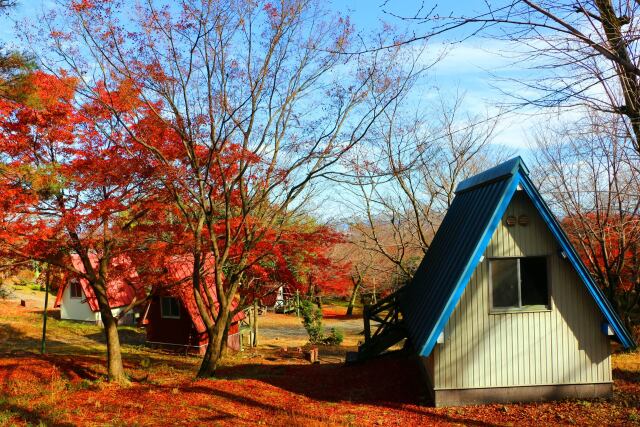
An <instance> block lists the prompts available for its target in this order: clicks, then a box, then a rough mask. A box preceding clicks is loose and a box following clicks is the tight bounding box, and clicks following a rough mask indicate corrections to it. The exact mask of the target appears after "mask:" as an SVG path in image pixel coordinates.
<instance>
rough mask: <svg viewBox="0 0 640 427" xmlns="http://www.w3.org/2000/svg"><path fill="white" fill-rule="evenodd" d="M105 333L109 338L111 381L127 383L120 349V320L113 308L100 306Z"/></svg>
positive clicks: (108, 372)
mask: <svg viewBox="0 0 640 427" xmlns="http://www.w3.org/2000/svg"><path fill="white" fill-rule="evenodd" d="M100 314H101V316H102V324H103V325H104V335H105V337H106V339H107V375H108V376H109V381H113V382H118V383H126V382H128V380H127V376H126V375H125V373H124V366H123V365H122V352H121V349H120V337H119V336H118V321H117V320H116V319H115V318H114V317H113V315H112V314H111V309H107V310H103V309H102V308H100Z"/></svg>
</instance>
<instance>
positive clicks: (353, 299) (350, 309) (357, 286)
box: [347, 279, 361, 316]
mask: <svg viewBox="0 0 640 427" xmlns="http://www.w3.org/2000/svg"><path fill="white" fill-rule="evenodd" d="M360 282H361V281H360V279H357V280H355V281H354V284H353V292H351V298H350V299H349V305H348V306H347V316H351V315H352V314H353V306H354V305H355V303H356V298H358V289H360Z"/></svg>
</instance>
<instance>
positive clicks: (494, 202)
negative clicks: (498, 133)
mask: <svg viewBox="0 0 640 427" xmlns="http://www.w3.org/2000/svg"><path fill="white" fill-rule="evenodd" d="M394 299H395V300H397V305H396V306H395V307H394V308H393V309H392V310H390V311H389V312H394V310H397V311H399V312H400V313H401V315H400V316H396V317H397V318H398V319H399V320H398V321H396V322H391V323H389V324H386V325H383V328H381V329H387V331H384V330H383V331H382V333H380V334H379V335H378V336H377V337H373V338H369V339H368V342H365V344H364V345H363V346H362V348H361V356H368V355H370V354H367V351H368V350H371V349H375V352H379V351H380V349H381V348H382V347H384V346H385V345H382V346H381V345H378V346H377V347H376V341H378V343H380V342H382V341H384V337H385V336H387V337H390V336H392V335H394V334H395V335H394V339H393V340H392V341H396V342H397V337H398V336H400V335H401V334H400V333H399V331H403V332H404V333H405V336H407V337H408V340H409V343H410V345H411V347H412V348H414V349H415V351H416V352H417V354H418V356H419V358H420V360H421V365H422V366H423V368H424V372H425V374H426V375H425V376H426V380H427V381H426V382H427V388H428V391H429V393H430V394H431V397H432V398H433V403H434V404H435V405H436V406H447V405H461V404H474V403H476V404H477V403H489V402H511V401H534V400H547V399H557V398H566V397H579V398H586V397H604V396H609V395H611V393H612V376H611V345H610V341H611V340H612V339H613V340H616V341H618V342H619V343H620V344H621V345H622V346H623V347H625V348H629V347H633V346H635V343H634V341H633V339H632V337H631V335H630V334H629V332H628V331H627V330H626V329H625V327H624V326H623V324H622V322H621V321H620V319H619V318H618V316H617V314H616V313H615V311H614V310H613V308H612V306H611V304H610V303H609V302H608V300H607V299H606V298H605V296H604V295H603V293H602V291H601V290H600V289H599V288H598V286H597V285H596V284H595V283H594V281H593V279H592V277H591V276H590V274H589V272H588V271H587V269H586V267H585V266H584V264H583V263H582V261H581V260H580V258H579V257H578V255H577V253H576V251H575V250H574V248H573V247H572V246H571V244H570V242H569V240H568V239H567V236H566V235H565V234H564V232H563V231H562V229H561V227H560V224H559V223H558V221H557V220H556V218H555V216H554V215H553V213H552V212H551V210H550V209H549V207H548V206H547V205H546V204H545V202H544V201H543V199H542V197H541V196H540V194H539V193H538V191H537V189H536V188H535V186H534V185H533V183H532V182H531V179H530V178H529V175H528V170H527V168H526V166H525V165H524V163H523V161H522V159H521V158H519V157H518V158H515V159H512V160H510V161H507V162H505V163H503V164H501V165H499V166H496V167H495V168H492V169H489V170H487V171H485V172H483V173H481V174H478V175H476V176H474V177H472V178H469V179H467V180H466V181H463V182H462V183H460V185H459V186H458V187H457V189H456V197H455V199H454V200H453V203H452V205H451V207H450V209H449V210H448V212H447V214H446V216H445V218H444V219H443V222H442V224H441V226H440V228H439V230H438V232H437V233H436V235H435V237H434V239H433V242H432V243H431V246H430V248H429V250H428V252H427V254H426V255H425V257H424V259H423V261H422V263H421V265H420V267H419V268H418V270H417V272H416V274H415V277H414V278H413V281H412V283H411V284H410V285H408V286H407V287H405V288H404V289H403V290H402V291H401V292H399V293H398V294H397V295H396V296H394ZM371 310H372V309H369V313H370V312H371ZM385 332H386V333H385Z"/></svg>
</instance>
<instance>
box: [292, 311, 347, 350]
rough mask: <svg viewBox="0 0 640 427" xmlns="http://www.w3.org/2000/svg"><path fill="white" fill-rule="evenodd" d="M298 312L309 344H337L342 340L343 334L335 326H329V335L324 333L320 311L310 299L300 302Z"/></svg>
mask: <svg viewBox="0 0 640 427" xmlns="http://www.w3.org/2000/svg"><path fill="white" fill-rule="evenodd" d="M300 313H301V314H302V325H303V326H304V328H305V329H306V330H307V333H308V334H309V342H310V343H311V344H326V345H339V344H341V343H342V340H344V334H343V333H342V331H340V330H338V329H336V328H331V330H330V331H329V335H325V334H324V327H323V326H322V311H321V310H320V309H319V308H318V307H317V306H316V305H315V304H314V303H312V302H311V301H309V300H305V301H302V302H301V303H300Z"/></svg>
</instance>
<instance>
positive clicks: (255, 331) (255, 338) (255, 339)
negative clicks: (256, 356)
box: [251, 300, 258, 347]
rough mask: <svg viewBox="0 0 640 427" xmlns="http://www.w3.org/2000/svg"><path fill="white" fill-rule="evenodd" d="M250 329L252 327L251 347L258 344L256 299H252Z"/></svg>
mask: <svg viewBox="0 0 640 427" xmlns="http://www.w3.org/2000/svg"><path fill="white" fill-rule="evenodd" d="M251 326H252V329H253V343H252V345H251V346H252V347H257V346H258V301H257V300H254V301H253V325H251Z"/></svg>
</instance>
